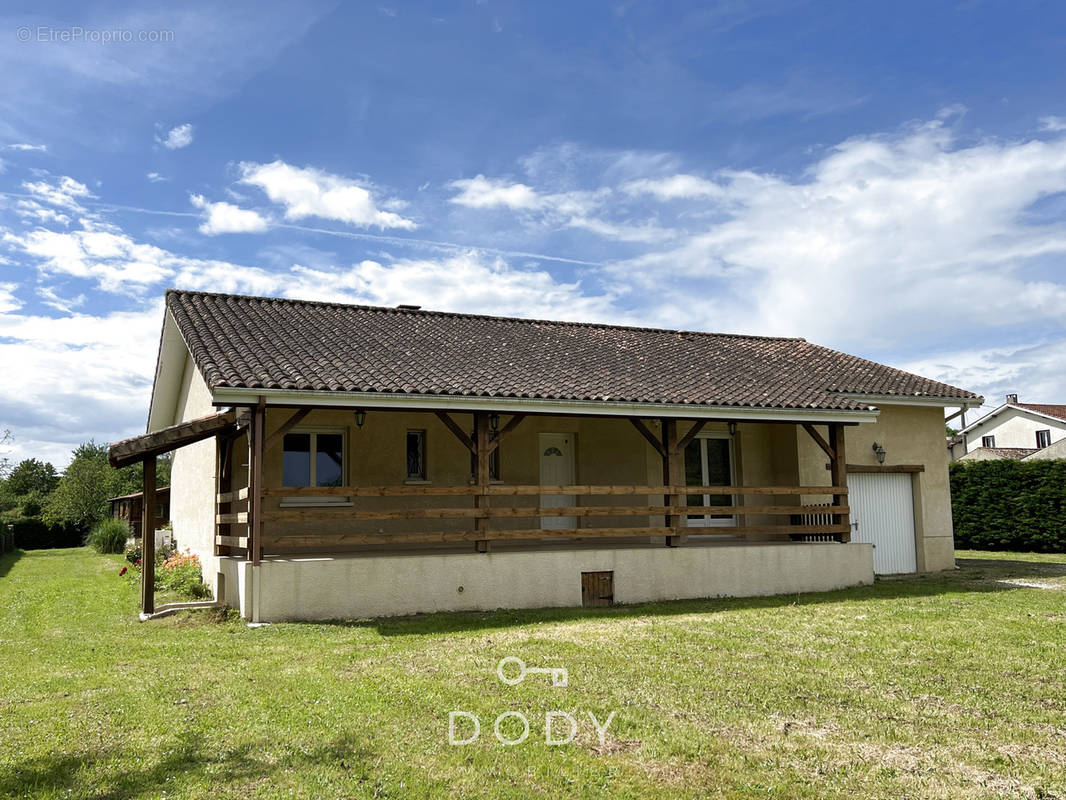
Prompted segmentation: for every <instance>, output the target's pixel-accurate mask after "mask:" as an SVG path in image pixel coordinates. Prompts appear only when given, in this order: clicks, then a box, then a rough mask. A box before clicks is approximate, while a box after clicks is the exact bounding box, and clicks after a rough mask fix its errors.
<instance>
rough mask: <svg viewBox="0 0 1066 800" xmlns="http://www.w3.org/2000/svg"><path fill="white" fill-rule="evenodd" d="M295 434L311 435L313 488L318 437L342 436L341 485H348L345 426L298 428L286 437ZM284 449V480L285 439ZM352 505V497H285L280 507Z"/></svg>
mask: <svg viewBox="0 0 1066 800" xmlns="http://www.w3.org/2000/svg"><path fill="white" fill-rule="evenodd" d="M293 433H307V434H310V435H311V464H310V479H311V486H314V485H315V477H316V476H315V470H316V468H317V467H316V464H315V462H316V460H317V459H316V458H315V456H316V455H317V453H318V439H317V436H318V434H320V433H324V434H330V435H336V434H340V437H341V485H346V484H347V481H348V429H347V428H345V427H343V426H338V427H329V426H325V427H322V426H315V427H306V428H303V427H296V428H293V429H292V430H291V431H287V432H286V436H287V435H289V434H293ZM281 447H282V455H281V458H282V473H281V474H282V480H284V476H285V467H284V459H285V449H284V448H285V442H284V438H283V439H282V443H281ZM351 504H352V498H350V497H283V498H281V503H279V505H280V506H282V507H283V508H284V507H289V506H350V505H351Z"/></svg>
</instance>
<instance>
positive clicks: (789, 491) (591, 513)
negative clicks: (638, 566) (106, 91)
mask: <svg viewBox="0 0 1066 800" xmlns="http://www.w3.org/2000/svg"><path fill="white" fill-rule="evenodd" d="M847 492H848V490H847V487H846V486H661V485H656V486H650V485H647V486H644V485H604V486H592V485H571V486H543V485H499V484H494V485H489V486H478V485H466V486H336V487H271V488H262V489H261V490H260V491H259V497H261V498H268V497H283V498H316V497H319V498H336V497H344V498H353V499H354V498H412V497H471V498H478V497H485V496H489V497H515V498H518V497H529V498H534V497H539V496H541V495H571V496H575V497H577V496H581V497H587V496H596V495H602V496H610V497H618V496H630V497H633V496H642V495H643V496H661V497H664V498H670V499H674V498H677V499H678V500H680V499H681V498H682V497H684V496H687V495H718V496H720V495H734V496H761V497H773V496H775V495H826V496H829V495H832V496H833V497H834V500H835V502H834V504H833V505H831V506H825V507H824V508H823V509H820V510H824V513H825V514H827V515H832V516H829V519H830V520H840V521H839V522H830V523H827V524H818V525H795V524H756V525H737V526H730V527H722V528H708V529H702V528H697V529H688V528H686V526H687V521H688V517H689V516H692V515H702V514H714V515H716V516H718V515H722V516H732V517H737V516H741V515H752V514H757V515H767V516H775V515H776V516H787V517H791V516H793V515H796V514H802V513H805V512H808V511H809V510H810V507H809V506H802V505H765V504H761V505H728V506H689V505H685V504H678V503H671V504H661V505H607V506H604V505H587V506H562V507H560V506H539V505H538V506H514V507H509V506H498V505H495V506H494V505H491V504H489V503H479V504H478V505H476V506H474V507H435V508H389V509H381V508H353V507H348V506H345V507H342V508H330V507H314V508H277V509H270V510H266V509H264V510H262V511H260V513H259V518H260V521H261V522H262V523H306V522H354V521H375V520H377V521H381V520H430V519H440V520H454V519H460V520H471V521H472V523H473V524H472V527H471V528H470V529H462V530H440V531H401V532H388V533H367V532H351V533H309V534H304V533H292V534H272V535H264V536H262V537H261V538H262V540H261V542H260V543H259V545H260V548H261V549H262V550H265V551H268V552H269V551H272V550H275V549H293V548H316V547H331V546H349V545H373V544H379V545H380V544H401V543H402V544H411V543H440V542H484V541H489V540H515V539H549V538H560V539H571V538H604V537H635V536H641V537H644V536H666V537H678V536H680V535H683V534H684V533H685V532H686V530H689V531H691V530H696V531H701V532H702V531H704V530H706V532H708V533H712V532H713V533H727V534H734V535H756V534H768V533H769V534H832V535H835V536H836V537H837V538H840V539H841V540H846V539H847V535H848V533H849V531H850V528H849V526H848V525H847V524H846V523H844V522H843V520H846V519H847V515H848V514H849V508H848V506H847V505H844V503H843V501H844V500H845V498H846V496H847ZM248 498H249V493H248V490H247V489H241V490H239V491H236V492H221V493H219V494H218V496H217V500H218V503H219V505H220V506H221V505H222V504H226V503H231V502H233V501H236V500H246V499H248ZM603 516H607V517H620V516H645V517H651V516H662V517H663V518H664V521H665V520H669V522H670V524H666V525H662V526H658V527H650V526H633V527H588V528H565V529H551V528H547V529H542V528H539V527H538V528H510V529H508V528H496V529H494V528H493V527H492V524H491V521H492V520H497V519H526V518H528V519H540V518H544V517H577V518H592V517H603ZM216 523H217V524H218V525H219V526H226V525H229V526H232V525H248V523H249V514H248V512H238V513H218V514H217V516H216ZM253 536H254V534H253ZM216 544H217V545H219V546H225V547H237V548H247V547H248V544H249V538H248V537H247V536H233V535H229V536H223V535H219V536H216Z"/></svg>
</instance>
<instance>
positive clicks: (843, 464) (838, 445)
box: [829, 422, 851, 542]
mask: <svg viewBox="0 0 1066 800" xmlns="http://www.w3.org/2000/svg"><path fill="white" fill-rule="evenodd" d="M829 445H830V447H831V448H832V449H833V454H834V455H832V456H831V457H830V461H829V472H830V481H829V482H830V483H832V484H833V485H834V486H846V485H847V482H848V476H847V460H846V456H847V454H846V453H845V451H844V426H843V425H841V424H840V423H838V422H832V423H830V424H829ZM846 500H847V498H846V497H844V496H843V495H840V494H834V495H833V505H834V506H842V505H844V502H845V501H846ZM833 522H834V524H838V525H840V527H842V528H843V529H844V530H843V531H842V532H841V533H840V537H839V539H840V541H841V542H850V541H851V512H850V511H844V512H842V513H837V514H833Z"/></svg>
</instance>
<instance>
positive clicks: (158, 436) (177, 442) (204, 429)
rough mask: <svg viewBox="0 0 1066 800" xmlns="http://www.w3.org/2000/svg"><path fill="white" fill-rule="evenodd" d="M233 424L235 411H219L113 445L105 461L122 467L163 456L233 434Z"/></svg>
mask: <svg viewBox="0 0 1066 800" xmlns="http://www.w3.org/2000/svg"><path fill="white" fill-rule="evenodd" d="M236 425H237V412H236V411H234V410H232V409H231V410H229V411H223V412H221V413H218V414H209V415H207V416H206V417H200V418H198V419H194V420H190V421H188V422H183V423H181V424H180V425H171V426H170V427H168V428H163V429H161V430H158V431H155V432H153V433H145V434H141V435H140V436H134V437H132V438H130V439H123V440H122V441H121V442H115V443H114V444H113V445H111V447H110V449H109V450H108V456H107V457H108V461H109V462H110V463H111V466H112V467H125V466H128V465H130V464H133V463H135V462H137V461H144V460H145V459H147V458H153V457H155V456H158V455H161V454H163V453H169V452H170V451H172V450H177V449H178V448H179V447H185V446H186V445H189V444H195V443H196V442H199V441H201V440H203V439H208V438H210V437H212V436H218V435H219V434H225V433H229V432H231V431H233V430H234V429H235V428H236Z"/></svg>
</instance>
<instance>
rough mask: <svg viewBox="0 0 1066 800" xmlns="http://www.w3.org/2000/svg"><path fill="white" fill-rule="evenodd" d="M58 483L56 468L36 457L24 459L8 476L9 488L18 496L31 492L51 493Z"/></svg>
mask: <svg viewBox="0 0 1066 800" xmlns="http://www.w3.org/2000/svg"><path fill="white" fill-rule="evenodd" d="M58 483H59V476H58V475H56V468H55V467H53V466H52V465H51V464H49V463H48V462H47V461H38V460H37V459H36V458H27V459H23V460H22V461H20V462H19V465H18V466H17V467H15V468H14V469H13V470H11V473H10V474H9V475H8V476H7V490H8V491H9V492H10V493H11V494H13V495H15V496H16V497H21V496H22V495H24V494H29V493H30V492H37V493H39V494H42V495H47V494H51V493H52V492H53V491H54V490H55V488H56V485H57V484H58Z"/></svg>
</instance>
